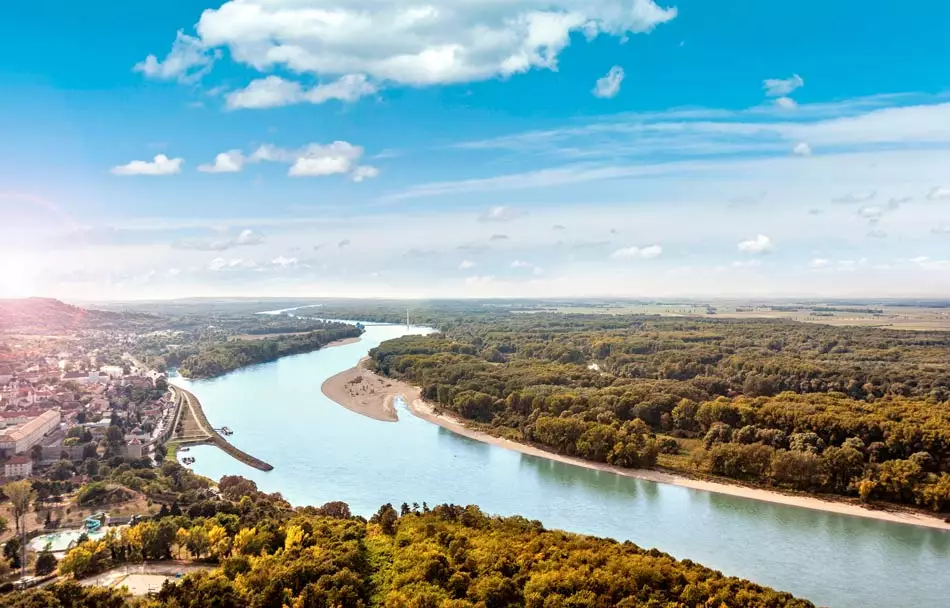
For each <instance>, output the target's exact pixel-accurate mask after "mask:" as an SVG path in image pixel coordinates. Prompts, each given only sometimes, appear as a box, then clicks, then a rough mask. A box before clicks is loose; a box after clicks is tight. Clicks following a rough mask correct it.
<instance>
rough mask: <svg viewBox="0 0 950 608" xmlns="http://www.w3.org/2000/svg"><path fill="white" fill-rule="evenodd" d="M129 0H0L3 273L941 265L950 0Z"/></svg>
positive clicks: (310, 286) (73, 283) (429, 279)
mask: <svg viewBox="0 0 950 608" xmlns="http://www.w3.org/2000/svg"><path fill="white" fill-rule="evenodd" d="M727 4H729V3H727ZM126 8H127V7H126V5H124V4H122V5H120V4H118V3H115V2H94V3H75V2H59V1H55V0H52V1H47V2H32V3H27V2H17V3H12V4H11V6H7V7H5V15H4V18H3V19H2V20H0V34H2V36H0V47H2V53H0V81H2V82H3V88H4V91H3V95H2V96H0V132H2V133H3V136H2V137H0V164H2V166H3V169H4V170H3V171H2V172H0V212H2V214H3V217H4V220H3V222H0V255H2V256H3V258H4V260H5V275H4V278H3V280H2V282H0V296H4V297H11V296H25V295H47V296H55V297H64V298H73V299H85V300H90V299H91V300H98V299H141V298H173V297H183V296H215V295H220V296H225V295H226V296H238V295H243V296H254V295H281V296H318V295H319V296H396V297H439V296H442V297H449V296H451V297H480V296H585V295H601V296H669V295H684V296H686V295H697V296H746V295H748V296H891V297H893V296H940V295H945V294H946V293H947V290H948V288H950V172H948V167H950V128H948V125H950V98H948V95H947V80H946V74H947V71H946V62H947V59H948V55H947V50H946V44H945V42H944V39H945V29H946V24H947V23H948V22H950V8H948V5H947V3H945V2H938V1H936V0H927V1H924V2H922V3H917V4H915V10H914V11H907V12H906V13H905V12H898V13H895V12H894V11H891V10H887V11H884V10H870V9H869V8H868V5H867V3H866V2H858V1H857V0H842V1H839V2H833V3H828V2H819V1H818V0H805V1H801V2H794V3H778V2H746V3H741V6H739V5H738V4H735V3H733V5H730V6H729V7H728V9H727V8H725V7H724V5H723V3H718V2H708V1H702V0H682V1H679V2H675V3H672V2H669V3H667V2H658V3H654V2H653V0H598V1H589V2H586V1H579V0H554V1H552V2H539V1H537V0H510V1H507V2H500V1H493V0H480V1H477V2H463V3H460V2H448V1H445V0H433V1H431V2H427V3H423V4H414V3H410V2H387V3H384V2H373V1H368V0H361V1H359V2H342V1H339V0H311V1H303V0H231V1H229V2H223V3H222V2H221V1H220V0H219V1H218V2H208V1H207V0H205V1H204V2H201V1H196V0H189V1H181V2H166V3H153V5H151V6H150V7H149V8H148V10H147V11H145V10H142V11H136V12H134V13H131V12H129V11H128V10H126ZM921 11H922V12H921ZM920 14H926V15H927V18H925V19H921V18H919V15H920ZM911 23H912V25H913V29H912V31H911V30H910V29H909V28H908V27H905V26H907V25H909V24H911ZM27 49H29V50H27Z"/></svg>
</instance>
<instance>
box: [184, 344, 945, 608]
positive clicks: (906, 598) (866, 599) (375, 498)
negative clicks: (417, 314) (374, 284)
mask: <svg viewBox="0 0 950 608" xmlns="http://www.w3.org/2000/svg"><path fill="white" fill-rule="evenodd" d="M421 331H422V330H419V329H416V330H414V331H413V333H421ZM405 333H407V330H406V328H405V327H400V326H370V327H368V328H367V332H366V334H364V336H363V339H362V340H361V341H360V342H359V343H357V344H351V345H348V346H341V347H336V348H330V349H326V350H322V351H318V352H315V353H311V354H307V355H300V356H297V357H289V358H286V359H281V360H280V361H277V362H274V363H268V364H264V365H260V366H256V367H253V368H248V369H245V370H242V371H239V372H235V373H233V374H230V375H228V376H225V377H223V378H218V379H216V380H210V381H200V382H186V381H183V380H176V382H180V383H181V384H182V385H183V386H186V387H188V388H190V389H191V390H192V391H194V393H195V394H196V395H197V396H198V398H199V399H201V402H202V404H203V405H204V407H205V410H206V412H207V415H208V418H209V419H210V421H211V422H212V424H214V425H215V426H222V425H227V426H229V427H231V428H232V429H233V430H234V432H235V434H234V436H233V437H231V438H230V439H231V440H232V441H233V442H234V443H235V444H236V445H237V446H238V447H240V448H242V449H244V450H247V451H248V452H250V453H251V454H253V455H254V456H257V457H258V458H262V459H264V460H266V461H267V462H269V463H271V464H272V465H274V467H275V468H274V470H273V471H271V472H269V473H264V472H261V471H257V470H254V469H252V468H250V467H247V466H245V465H243V464H241V463H239V462H237V461H235V460H234V459H232V458H231V457H229V456H227V455H226V454H224V453H223V452H221V451H219V450H217V449H216V448H213V447H209V446H199V447H194V448H192V449H191V451H190V452H189V453H188V454H187V455H190V456H194V457H195V458H196V459H197V461H196V463H195V464H194V466H193V468H194V470H195V471H196V472H198V473H200V474H202V475H206V476H208V477H212V478H215V479H217V478H220V477H221V476H222V475H243V476H244V477H247V478H249V479H253V480H254V481H256V482H257V484H258V485H259V486H260V488H261V489H262V490H264V491H267V492H281V493H282V494H283V495H284V496H285V497H286V498H287V499H288V500H290V501H291V502H292V503H293V504H295V505H304V504H314V505H319V504H322V503H325V502H328V501H331V500H343V501H345V502H347V503H349V505H350V507H351V508H352V509H353V511H354V512H355V513H359V514H361V515H369V514H371V513H373V512H375V511H376V509H378V508H379V506H380V505H381V504H383V503H386V502H392V503H393V504H395V505H397V507H398V505H399V504H401V503H402V502H409V503H412V502H414V501H416V502H419V503H421V502H423V501H426V502H428V503H429V504H430V505H433V504H438V503H443V502H451V503H457V504H478V505H479V506H481V507H482V508H483V509H484V510H486V511H488V512H490V513H496V514H501V515H514V514H520V515H524V516H526V517H528V518H531V519H539V520H541V521H542V522H544V524H545V525H546V526H547V527H549V528H561V529H565V530H570V531H573V532H581V533H586V534H594V535H598V536H608V537H612V538H617V539H620V540H631V541H633V542H635V543H637V544H638V545H640V546H642V547H648V548H649V547H656V548H658V549H660V550H662V551H665V552H667V553H670V554H672V555H674V556H676V557H678V558H689V559H692V560H694V561H697V562H700V563H702V564H705V565H707V566H709V567H712V568H716V569H717V570H721V571H723V572H724V573H726V574H729V575H734V576H740V577H743V578H748V579H751V580H753V581H756V582H758V583H762V584H764V585H769V586H771V587H775V588H777V589H781V590H785V591H790V592H792V593H794V594H795V595H798V596H801V597H805V598H808V599H810V600H812V601H814V602H815V603H816V604H819V605H825V606H839V607H843V608H844V607H853V608H866V607H879V608H891V607H896V606H914V607H917V608H947V607H948V606H950V533H946V532H942V531H939V530H928V529H924V528H918V527H914V526H907V525H901V524H892V523H886V522H878V521H874V520H870V519H864V518H857V517H848V516H843V515H835V514H829V513H823V512H820V511H813V510H809V509H801V508H796V507H786V506H782V505H775V504H771V503H764V502H759V501H754V500H749V499H743V498H735V497H730V496H724V495H721V494H715V493H709V492H702V491H698V490H689V489H686V488H679V487H674V486H667V485H662V484H655V483H651V482H647V481H641V480H637V479H631V478H627V477H620V476H617V475H613V474H611V473H605V472H600V471H592V470H588V469H584V468H580V467H575V466H571V465H567V464H563V463H558V462H552V461H549V460H547V459H542V458H536V457H532V456H527V455H523V454H520V453H518V452H512V451H509V450H505V449H503V448H500V447H496V446H490V445H486V444H483V443H480V442H477V441H474V440H471V439H467V438H464V437H460V436H458V435H455V434H453V433H451V432H449V431H446V430H444V429H442V428H441V427H438V426H435V425H432V424H430V423H428V422H425V421H423V420H420V419H418V418H416V417H414V416H412V415H411V414H409V413H408V412H407V411H405V408H404V406H400V412H399V414H400V421H399V422H398V423H396V424H393V423H385V422H377V421H375V420H370V419H368V418H364V417H362V416H359V415H357V414H354V413H352V412H350V411H349V410H346V409H344V408H342V407H340V406H338V405H336V404H335V403H333V402H332V401H330V400H329V399H327V398H326V397H325V396H324V395H323V393H322V392H321V390H320V387H321V385H322V384H323V381H324V380H325V379H326V378H328V377H330V376H332V375H334V374H336V373H338V372H341V371H343V370H346V369H348V368H350V367H352V366H353V365H354V364H355V363H356V362H357V361H358V360H359V359H360V358H361V357H362V356H364V355H365V354H366V353H367V351H368V350H369V349H370V348H372V347H374V346H376V345H377V344H379V343H380V342H382V341H384V340H388V339H391V338H395V337H398V336H400V335H404V334H405Z"/></svg>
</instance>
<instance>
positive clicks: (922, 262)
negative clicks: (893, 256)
mask: <svg viewBox="0 0 950 608" xmlns="http://www.w3.org/2000/svg"><path fill="white" fill-rule="evenodd" d="M911 262H913V263H914V264H916V265H917V266H919V267H921V268H923V269H924V270H948V269H950V260H932V259H930V257H928V256H925V255H922V256H919V257H916V258H914V259H912V260H911Z"/></svg>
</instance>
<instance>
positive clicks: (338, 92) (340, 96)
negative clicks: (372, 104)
mask: <svg viewBox="0 0 950 608" xmlns="http://www.w3.org/2000/svg"><path fill="white" fill-rule="evenodd" d="M376 90H377V89H376V86H375V85H373V84H371V83H370V82H368V81H367V80H366V76H364V75H362V74H346V75H344V76H342V77H340V78H339V79H337V80H335V81H333V82H330V83H327V84H320V85H317V86H315V87H313V88H310V89H305V88H304V87H303V86H302V85H301V84H300V83H299V82H294V81H290V80H285V79H283V78H281V77H279V76H267V77H266V78H259V79H257V80H253V81H251V83H250V84H248V85H247V87H245V88H243V89H240V90H237V91H232V92H230V93H228V94H227V95H226V96H225V101H226V103H227V106H228V108H229V109H232V110H237V109H263V108H275V107H279V106H287V105H292V104H297V103H312V104H321V103H325V102H327V101H330V100H334V99H335V100H338V101H343V102H354V101H357V100H359V99H360V98H361V97H363V96H365V95H372V94H373V93H375V92H376Z"/></svg>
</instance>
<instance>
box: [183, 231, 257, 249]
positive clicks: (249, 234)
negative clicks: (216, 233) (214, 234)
mask: <svg viewBox="0 0 950 608" xmlns="http://www.w3.org/2000/svg"><path fill="white" fill-rule="evenodd" d="M263 242H264V236H263V235H261V234H260V233H259V232H255V231H253V230H250V229H246V230H242V231H241V232H240V233H239V234H238V235H237V236H236V237H232V238H223V239H211V240H204V239H184V240H179V241H176V242H175V243H173V244H172V247H174V248H175V249H194V250H196V251H226V250H228V249H234V248H235V247H249V246H253V245H260V244H261V243H263Z"/></svg>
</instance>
